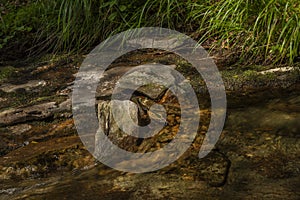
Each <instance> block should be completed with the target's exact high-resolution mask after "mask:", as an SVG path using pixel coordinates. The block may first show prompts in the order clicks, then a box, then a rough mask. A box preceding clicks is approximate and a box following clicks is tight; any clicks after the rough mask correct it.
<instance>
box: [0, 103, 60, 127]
mask: <svg viewBox="0 0 300 200" xmlns="http://www.w3.org/2000/svg"><path fill="white" fill-rule="evenodd" d="M57 108H58V106H57V105H56V102H48V103H43V104H39V105H34V106H31V107H24V108H13V109H9V110H5V111H4V112H1V113H0V126H9V125H13V124H17V123H22V122H26V121H31V120H41V119H45V118H48V117H50V116H52V115H53V111H54V110H55V109H57Z"/></svg>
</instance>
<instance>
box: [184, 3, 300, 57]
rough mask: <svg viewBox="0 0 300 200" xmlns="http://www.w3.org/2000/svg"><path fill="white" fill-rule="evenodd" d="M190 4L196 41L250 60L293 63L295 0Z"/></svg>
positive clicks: (299, 40)
mask: <svg viewBox="0 0 300 200" xmlns="http://www.w3.org/2000/svg"><path fill="white" fill-rule="evenodd" d="M204 2H205V3H203V1H202V2H201V1H200V2H195V3H193V4H191V5H190V6H191V7H192V9H191V13H190V16H189V18H190V20H192V21H198V22H199V23H198V24H197V25H198V26H199V27H198V29H197V32H198V33H199V35H201V36H200V39H199V41H200V43H201V42H204V41H205V40H207V39H213V41H214V42H213V46H214V47H221V48H230V49H232V50H235V51H237V52H238V53H239V54H240V55H241V57H242V58H244V60H249V61H250V62H257V61H258V62H261V61H267V62H268V61H271V62H273V63H276V62H290V63H292V62H294V61H295V59H296V58H297V57H298V56H299V44H300V34H299V31H300V30H299V29H300V19H299V17H300V6H299V1H297V0H256V1H252V0H246V1H245V0H220V1H216V2H215V3H207V1H204Z"/></svg>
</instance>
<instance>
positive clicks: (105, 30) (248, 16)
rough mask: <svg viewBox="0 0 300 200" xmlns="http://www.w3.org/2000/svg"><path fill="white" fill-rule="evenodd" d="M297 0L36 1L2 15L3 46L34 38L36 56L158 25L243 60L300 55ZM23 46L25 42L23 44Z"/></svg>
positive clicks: (283, 59) (79, 47) (75, 49)
mask: <svg viewBox="0 0 300 200" xmlns="http://www.w3.org/2000/svg"><path fill="white" fill-rule="evenodd" d="M299 5H300V4H299V3H298V0H214V1H209V0H188V1H184V0H160V1H158V0H145V1H140V0H123V1H118V0H35V1H32V2H31V3H29V4H28V5H27V6H24V7H22V8H20V9H18V10H16V11H14V12H11V13H10V14H7V15H4V16H1V24H0V28H2V29H3V31H2V34H1V32H0V44H3V43H4V40H5V42H6V45H9V42H7V41H12V40H13V39H17V38H22V37H20V36H24V35H34V40H33V42H32V47H31V48H30V49H31V50H32V51H34V52H43V51H51V52H57V51H67V52H82V51H85V50H90V49H91V48H92V47H94V46H95V45H97V44H98V43H100V42H101V41H102V40H104V39H106V38H107V37H109V36H111V35H113V34H115V33H118V32H121V31H124V30H128V29H130V28H137V27H143V26H160V27H167V28H171V29H176V30H178V31H181V32H184V33H187V34H191V33H197V34H192V35H198V37H197V39H198V40H199V43H200V44H202V43H203V42H204V41H208V40H210V41H213V42H212V43H211V44H212V45H211V49H220V48H225V49H229V50H230V51H231V52H232V53H236V54H237V55H239V56H240V58H241V60H243V61H244V62H264V61H267V62H273V63H276V62H277V63H278V62H279V63H280V62H290V63H292V62H294V61H295V59H296V58H297V57H299V56H300V53H299V51H300V49H299V44H300V33H299V31H300V30H299V29H300V20H299V17H300V6H299ZM21 42H22V40H21Z"/></svg>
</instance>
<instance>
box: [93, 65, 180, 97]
mask: <svg viewBox="0 0 300 200" xmlns="http://www.w3.org/2000/svg"><path fill="white" fill-rule="evenodd" d="M147 66H148V67H152V65H147ZM153 67H157V66H155V65H153ZM169 67H170V68H175V65H169ZM130 70H132V72H131V73H128V74H127V75H126V78H123V79H122V76H123V75H124V74H125V73H127V72H129V71H130ZM120 78H121V82H119V81H120ZM162 80H163V81H164V82H166V83H168V84H167V85H166V86H167V87H168V86H170V85H171V84H172V83H174V82H175V80H176V76H175V75H173V74H171V73H169V71H168V70H164V69H161V70H160V74H155V73H153V72H152V70H151V69H150V68H147V69H145V70H135V69H134V67H117V68H112V69H109V70H108V71H106V72H105V73H104V76H103V78H102V79H101V80H100V84H99V86H98V87H97V92H96V98H98V99H99V98H100V99H101V98H105V97H110V96H111V95H112V93H113V91H114V88H115V86H116V84H117V83H119V84H118V86H119V90H118V91H117V93H122V92H124V91H131V92H133V91H136V92H138V93H141V94H143V95H145V96H147V97H149V98H151V99H158V98H159V97H161V96H162V95H163V94H164V93H165V92H166V90H167V87H165V86H163V85H161V84H159V83H160V82H161V81H162ZM143 82H151V83H153V84H147V85H141V83H143ZM133 88H134V89H133Z"/></svg>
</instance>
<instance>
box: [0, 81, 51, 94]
mask: <svg viewBox="0 0 300 200" xmlns="http://www.w3.org/2000/svg"><path fill="white" fill-rule="evenodd" d="M46 84H47V83H46V81H44V80H32V81H28V82H27V83H24V84H20V85H13V84H3V85H2V86H1V87H0V90H2V91H4V92H8V93H9V92H17V91H19V90H26V91H29V90H33V89H36V88H40V87H44V86H45V85H46Z"/></svg>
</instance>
